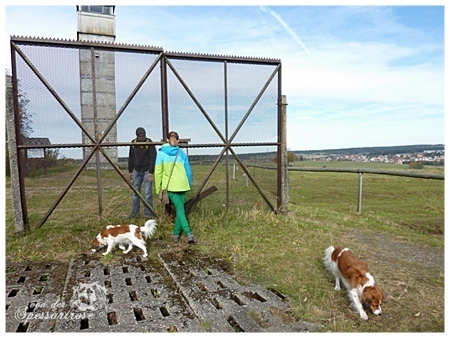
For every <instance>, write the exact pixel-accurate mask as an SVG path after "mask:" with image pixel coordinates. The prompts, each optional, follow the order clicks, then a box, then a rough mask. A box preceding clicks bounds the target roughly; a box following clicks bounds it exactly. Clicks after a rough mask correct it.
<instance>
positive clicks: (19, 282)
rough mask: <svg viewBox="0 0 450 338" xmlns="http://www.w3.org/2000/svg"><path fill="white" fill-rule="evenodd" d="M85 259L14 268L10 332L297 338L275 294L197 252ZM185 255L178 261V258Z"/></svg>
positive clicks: (305, 326) (9, 286)
mask: <svg viewBox="0 0 450 338" xmlns="http://www.w3.org/2000/svg"><path fill="white" fill-rule="evenodd" d="M177 250H178V249H177V247H175V246H170V245H169V246H167V248H166V249H162V250H161V248H160V249H159V251H160V252H159V254H158V258H142V256H141V252H138V251H135V252H131V253H129V254H126V255H123V254H122V253H120V251H117V252H115V254H114V259H113V261H112V262H111V263H110V264H103V263H102V257H103V256H102V255H101V254H98V253H97V254H93V255H80V256H78V257H75V258H73V259H72V260H71V262H70V263H52V264H46V263H30V264H27V263H22V264H10V263H8V262H7V269H6V321H5V322H6V332H79V333H81V332H264V331H267V332H298V331H314V330H315V329H316V328H317V326H316V325H312V324H309V323H306V322H302V321H295V320H293V317H292V316H290V312H289V307H288V304H287V302H286V297H285V296H284V295H282V294H281V293H279V292H278V291H276V290H268V289H265V288H262V287H260V286H255V285H251V286H245V285H241V284H240V283H238V282H237V281H236V280H235V279H234V278H233V277H232V275H231V274H230V273H228V272H227V271H226V269H224V268H223V267H222V265H221V264H220V261H219V260H216V259H213V258H208V259H202V258H198V257H197V255H196V254H195V250H190V249H184V251H179V250H178V251H177ZM180 253H181V255H180Z"/></svg>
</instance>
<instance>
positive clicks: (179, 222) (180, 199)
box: [169, 191, 192, 235]
mask: <svg viewBox="0 0 450 338" xmlns="http://www.w3.org/2000/svg"><path fill="white" fill-rule="evenodd" d="M169 198H170V200H171V201H172V204H173V206H174V207H175V212H176V216H175V227H174V228H173V234H174V235H181V233H182V232H183V231H184V232H185V233H186V235H190V234H191V233H192V231H191V228H190V227H189V223H188V220H187V218H186V213H185V211H184V199H185V198H186V192H185V191H180V192H171V191H169Z"/></svg>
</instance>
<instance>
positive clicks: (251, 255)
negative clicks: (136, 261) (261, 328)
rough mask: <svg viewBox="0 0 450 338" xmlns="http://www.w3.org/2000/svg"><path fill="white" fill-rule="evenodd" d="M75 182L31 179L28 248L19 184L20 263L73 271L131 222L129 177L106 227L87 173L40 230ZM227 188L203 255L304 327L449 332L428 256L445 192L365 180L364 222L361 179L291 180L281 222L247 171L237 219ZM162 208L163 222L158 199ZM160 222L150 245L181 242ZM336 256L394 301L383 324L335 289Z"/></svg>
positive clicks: (206, 218) (202, 214)
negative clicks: (113, 228) (278, 297)
mask: <svg viewBox="0 0 450 338" xmlns="http://www.w3.org/2000/svg"><path fill="white" fill-rule="evenodd" d="M327 165H328V166H329V165H330V164H327ZM396 168H397V167H396ZM209 169H210V168H209V167H206V166H205V167H199V166H197V167H194V189H193V191H191V192H189V193H188V196H187V198H188V199H189V198H191V197H193V194H194V191H195V189H196V188H197V187H198V186H199V185H200V184H201V182H202V180H203V177H204V176H205V174H206V173H207V172H208V171H209ZM251 170H253V169H251ZM72 175H73V172H71V173H57V174H55V175H54V176H52V177H50V176H47V177H36V178H27V179H26V186H27V190H26V191H27V203H28V208H29V214H30V223H31V224H32V227H31V231H30V232H28V233H27V234H25V235H24V236H21V237H17V236H16V235H15V228H14V221H13V213H12V202H11V191H10V184H9V181H8V180H7V182H6V256H7V258H8V259H10V260H12V261H24V260H47V261H52V260H68V259H70V258H71V257H73V256H75V255H78V254H80V253H86V252H88V251H89V244H90V241H91V240H92V238H93V237H94V236H95V235H96V234H97V233H98V232H99V230H100V229H101V228H103V227H104V226H105V225H107V224H119V223H123V222H125V221H127V220H128V215H129V214H130V211H131V192H130V190H129V188H128V187H127V186H126V184H125V183H124V182H122V181H121V179H120V177H118V175H117V173H114V172H112V171H106V172H102V175H101V176H102V184H103V188H102V190H101V191H102V198H101V199H102V210H103V213H102V216H98V213H99V207H98V193H97V181H96V175H94V174H93V172H89V171H86V172H83V173H82V175H81V176H80V178H79V179H77V181H76V182H75V184H74V186H73V188H71V189H70V190H69V192H68V193H67V194H66V196H65V197H64V198H63V199H62V200H61V202H60V204H59V205H58V207H57V208H56V209H55V211H54V212H53V213H52V215H51V216H50V217H49V219H48V221H47V222H46V223H44V225H43V226H42V227H41V228H37V227H36V224H38V222H39V221H40V220H41V218H42V215H44V214H45V213H46V212H47V211H48V209H49V208H50V206H51V205H52V204H53V203H54V199H55V198H56V197H58V196H59V195H60V194H61V192H62V191H63V190H64V188H65V185H66V184H67V181H68V180H67V178H70V177H71V176H72ZM252 175H254V177H255V179H256V180H257V181H258V182H260V183H261V186H262V189H263V191H264V193H266V194H267V196H270V197H269V199H270V201H271V202H272V203H274V204H275V205H276V196H274V195H273V193H274V191H275V193H276V182H275V178H274V176H273V173H271V172H267V170H259V171H258V170H256V169H255V171H252ZM224 177H225V170H224V168H218V170H217V171H216V172H215V173H214V174H213V175H212V176H211V179H210V181H208V182H207V184H206V188H207V187H209V186H211V185H216V186H217V187H218V188H219V190H218V191H217V192H215V193H213V194H212V195H210V196H209V197H207V198H205V199H204V200H202V201H201V202H199V203H198V204H196V205H195V206H194V207H193V209H192V211H191V213H190V214H189V222H190V224H191V227H192V229H193V231H194V233H195V235H196V237H197V238H198V240H199V244H198V245H197V246H196V248H195V250H196V251H198V252H199V253H201V254H202V255H203V256H205V255H209V256H220V257H222V258H224V259H226V260H227V261H228V262H229V263H230V264H231V265H232V266H234V270H235V274H236V277H237V278H238V279H239V280H240V281H241V282H242V283H258V284H260V285H262V286H265V287H273V288H276V289H277V290H279V291H280V292H282V293H284V294H286V295H288V296H289V299H290V306H291V309H292V311H293V313H294V315H295V317H296V318H298V319H302V320H306V321H309V322H314V323H321V324H323V325H324V327H323V330H324V331H340V332H355V331H358V332H359V331H363V332H436V331H437V332H443V330H444V270H443V269H442V268H440V267H438V266H435V265H430V264H431V263H430V264H428V263H429V262H428V261H427V257H428V256H427V257H417V255H420V254H421V253H423V252H425V253H427V254H429V255H430V258H429V260H430V262H432V261H433V259H432V258H433V255H435V256H437V257H438V258H442V261H443V257H444V181H440V180H426V179H416V178H405V177H397V176H383V175H374V174H364V180H363V200H362V214H357V213H356V210H357V191H358V175H357V174H350V173H312V172H291V173H290V180H289V187H290V200H289V213H288V214H287V215H276V214H274V213H272V212H271V211H270V208H268V207H267V205H266V203H265V201H264V200H263V199H262V198H261V196H260V195H259V194H258V192H257V191H256V189H255V188H254V187H253V186H252V185H251V183H250V185H248V186H247V182H246V178H245V176H243V175H242V172H239V175H236V177H235V179H234V180H232V182H231V183H230V209H229V210H228V211H227V210H226V209H225V207H224V204H225V203H226V198H225V189H226V185H225V180H224ZM155 207H156V209H157V211H158V212H159V213H160V214H162V213H163V206H162V205H161V204H160V203H159V202H157V201H156V199H155ZM144 221H145V220H144V219H143V218H142V219H138V220H136V222H137V223H138V224H143V222H144ZM159 223H160V227H159V228H158V232H157V234H156V235H155V237H154V239H152V240H150V243H151V241H170V240H171V230H172V223H171V222H170V221H168V220H167V219H160V220H159ZM329 245H334V246H337V245H343V246H348V247H350V248H351V249H352V251H354V252H355V254H357V255H358V256H360V257H361V258H362V259H363V260H365V261H366V262H367V263H368V265H369V267H370V268H371V271H372V273H373V274H374V276H375V278H376V279H377V281H378V283H379V284H380V287H381V288H382V290H383V292H384V293H385V304H384V307H383V312H384V313H383V316H382V317H375V316H370V318H369V321H367V322H366V321H361V320H360V319H359V317H358V315H357V314H356V313H355V312H354V311H353V310H352V309H351V307H350V305H349V302H348V298H347V296H346V294H345V292H344V291H341V292H337V291H335V290H334V287H333V278H332V277H331V276H330V275H329V273H328V272H327V271H325V269H324V268H323V264H322V255H323V251H324V250H325V248H326V247H328V246H329ZM149 249H150V251H152V250H154V246H152V245H149ZM408 253H410V255H408ZM418 259H421V260H422V263H420V264H418V263H417V260H418ZM427 264H428V265H427ZM418 304H420V307H419V306H418Z"/></svg>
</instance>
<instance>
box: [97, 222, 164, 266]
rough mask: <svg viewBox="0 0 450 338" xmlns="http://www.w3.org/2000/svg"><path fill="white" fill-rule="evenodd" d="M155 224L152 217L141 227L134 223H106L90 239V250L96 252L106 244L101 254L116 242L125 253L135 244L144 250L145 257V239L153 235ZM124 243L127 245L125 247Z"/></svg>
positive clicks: (107, 251)
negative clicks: (100, 230) (106, 224)
mask: <svg viewBox="0 0 450 338" xmlns="http://www.w3.org/2000/svg"><path fill="white" fill-rule="evenodd" d="M157 226H158V225H157V224H156V221H155V220H153V219H150V220H148V221H147V222H145V225H144V226H143V227H139V226H137V225H134V224H122V225H108V226H107V227H106V228H104V229H103V230H102V232H100V233H99V234H98V235H97V236H96V237H95V238H94V239H93V240H92V243H91V248H92V252H96V251H97V250H98V249H100V248H102V247H104V246H105V245H107V246H108V248H107V249H106V252H104V253H103V255H106V254H109V253H110V252H111V251H112V249H114V246H115V245H116V244H118V245H119V248H121V249H122V250H123V253H125V254H126V253H128V252H130V251H131V249H132V248H133V245H136V246H137V247H138V248H140V249H142V251H144V256H143V257H147V248H146V247H145V240H146V239H147V238H149V237H151V236H153V234H154V233H155V231H156V227H157ZM125 245H128V248H127V249H125Z"/></svg>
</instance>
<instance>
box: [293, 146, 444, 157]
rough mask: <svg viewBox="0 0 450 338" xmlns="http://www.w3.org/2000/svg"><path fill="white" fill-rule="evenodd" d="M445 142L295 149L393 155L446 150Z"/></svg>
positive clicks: (321, 152) (313, 151)
mask: <svg viewBox="0 0 450 338" xmlns="http://www.w3.org/2000/svg"><path fill="white" fill-rule="evenodd" d="M444 149H445V146H444V145H443V144H416V145H403V146H390V147H361V148H343V149H323V150H293V151H292V152H293V153H295V154H296V155H304V154H309V155H311V154H320V155H331V154H348V155H352V154H364V155H366V156H368V155H393V154H405V153H419V152H423V151H432V150H444Z"/></svg>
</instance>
